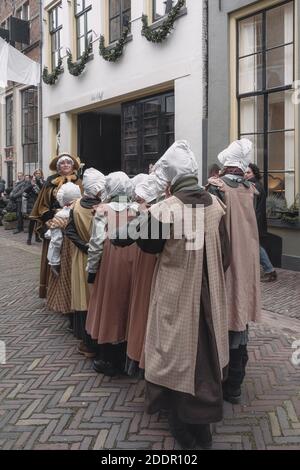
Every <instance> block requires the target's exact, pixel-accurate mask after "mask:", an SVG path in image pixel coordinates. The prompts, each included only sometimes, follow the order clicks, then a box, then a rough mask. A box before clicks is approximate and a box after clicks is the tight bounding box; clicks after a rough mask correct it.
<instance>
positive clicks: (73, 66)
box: [67, 41, 93, 77]
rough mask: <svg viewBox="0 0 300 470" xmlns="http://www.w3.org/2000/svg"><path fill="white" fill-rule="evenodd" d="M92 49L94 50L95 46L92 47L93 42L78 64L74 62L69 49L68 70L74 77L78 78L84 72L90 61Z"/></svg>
mask: <svg viewBox="0 0 300 470" xmlns="http://www.w3.org/2000/svg"><path fill="white" fill-rule="evenodd" d="M92 48H93V45H92V42H91V41H90V42H89V44H88V46H87V48H86V49H85V51H84V52H83V54H82V55H81V56H80V58H79V59H78V60H77V61H76V62H73V61H72V53H71V51H70V50H69V49H68V50H67V56H68V60H67V64H68V69H69V72H70V74H71V75H74V77H78V76H79V75H81V74H82V72H83V71H84V69H85V66H86V63H87V61H88V60H89V56H90V54H91V52H92Z"/></svg>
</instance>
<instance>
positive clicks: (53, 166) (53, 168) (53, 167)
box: [49, 152, 80, 171]
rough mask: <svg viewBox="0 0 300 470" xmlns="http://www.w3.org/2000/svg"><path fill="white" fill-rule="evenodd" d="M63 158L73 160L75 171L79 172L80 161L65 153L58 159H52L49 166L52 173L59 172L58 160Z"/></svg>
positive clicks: (57, 157) (58, 156)
mask: <svg viewBox="0 0 300 470" xmlns="http://www.w3.org/2000/svg"><path fill="white" fill-rule="evenodd" d="M61 157H68V158H71V159H72V160H73V162H74V170H79V168H80V159H79V158H78V157H72V155H70V154H69V153H66V152H64V153H60V154H59V155H57V156H56V157H54V158H52V160H51V162H50V165H49V169H50V170H51V171H57V168H56V165H57V162H58V160H59V159H60V158H61Z"/></svg>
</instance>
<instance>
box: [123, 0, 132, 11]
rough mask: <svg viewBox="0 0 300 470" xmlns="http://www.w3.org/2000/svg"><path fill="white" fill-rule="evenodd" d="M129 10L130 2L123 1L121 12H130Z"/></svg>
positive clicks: (128, 0)
mask: <svg viewBox="0 0 300 470" xmlns="http://www.w3.org/2000/svg"><path fill="white" fill-rule="evenodd" d="M130 8H131V0H123V11H124V10H130Z"/></svg>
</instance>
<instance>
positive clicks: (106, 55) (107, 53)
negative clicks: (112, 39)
mask: <svg viewBox="0 0 300 470" xmlns="http://www.w3.org/2000/svg"><path fill="white" fill-rule="evenodd" d="M128 33H129V28H126V29H124V31H123V33H122V36H121V37H120V39H119V40H118V42H117V43H116V45H115V46H114V47H105V39H104V36H102V35H101V36H100V41H99V54H100V55H101V56H102V57H103V59H104V60H107V61H108V62H117V60H118V59H119V58H120V57H121V55H122V54H123V49H124V44H125V42H126V39H127V36H128Z"/></svg>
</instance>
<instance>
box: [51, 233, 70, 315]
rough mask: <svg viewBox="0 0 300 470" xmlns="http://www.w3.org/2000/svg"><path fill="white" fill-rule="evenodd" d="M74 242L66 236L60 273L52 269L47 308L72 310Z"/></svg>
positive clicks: (66, 311) (59, 310) (57, 310)
mask: <svg viewBox="0 0 300 470" xmlns="http://www.w3.org/2000/svg"><path fill="white" fill-rule="evenodd" d="M72 253H73V244H72V242H71V240H69V239H68V238H67V237H66V236H64V240H63V245H62V249H61V263H60V266H61V268H60V274H59V276H58V277H56V276H55V275H54V274H53V273H52V272H51V271H50V276H49V283H48V290H47V308H48V309H49V310H53V312H59V313H70V312H71V265H72Z"/></svg>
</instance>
